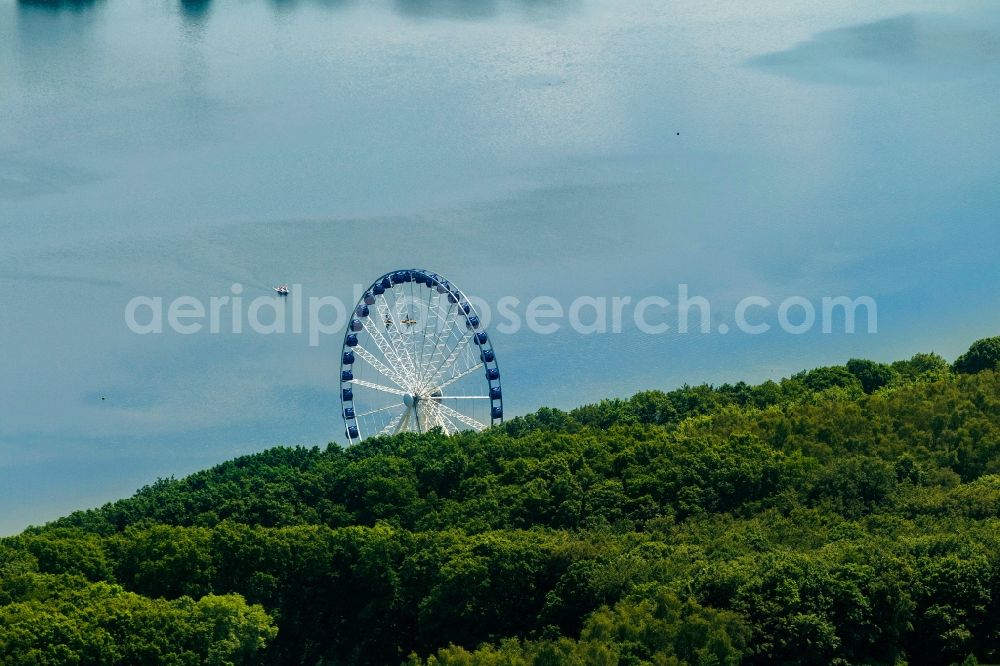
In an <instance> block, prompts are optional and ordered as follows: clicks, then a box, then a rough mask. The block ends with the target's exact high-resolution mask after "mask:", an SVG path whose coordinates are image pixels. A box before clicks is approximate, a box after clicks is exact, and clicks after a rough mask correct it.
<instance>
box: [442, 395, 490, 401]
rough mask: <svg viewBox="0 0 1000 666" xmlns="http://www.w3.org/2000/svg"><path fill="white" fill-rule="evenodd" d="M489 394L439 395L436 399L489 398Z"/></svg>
mask: <svg viewBox="0 0 1000 666" xmlns="http://www.w3.org/2000/svg"><path fill="white" fill-rule="evenodd" d="M489 399H490V396H488V395H439V396H435V398H434V400H489Z"/></svg>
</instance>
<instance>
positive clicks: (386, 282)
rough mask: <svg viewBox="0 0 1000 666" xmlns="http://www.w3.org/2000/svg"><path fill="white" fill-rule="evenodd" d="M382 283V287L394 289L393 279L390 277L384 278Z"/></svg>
mask: <svg viewBox="0 0 1000 666" xmlns="http://www.w3.org/2000/svg"><path fill="white" fill-rule="evenodd" d="M380 284H381V285H382V289H392V280H390V279H389V278H388V277H384V278H382V282H381V283H380Z"/></svg>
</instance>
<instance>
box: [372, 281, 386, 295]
mask: <svg viewBox="0 0 1000 666" xmlns="http://www.w3.org/2000/svg"><path fill="white" fill-rule="evenodd" d="M372 293H373V294H375V295H376V296H381V295H382V294H384V293H385V287H383V286H382V283H381V282H379V283H378V284H376V285H373V286H372Z"/></svg>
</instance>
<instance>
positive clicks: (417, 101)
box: [0, 0, 1000, 533]
mask: <svg viewBox="0 0 1000 666" xmlns="http://www.w3.org/2000/svg"><path fill="white" fill-rule="evenodd" d="M998 109H1000V9H998V8H997V6H996V5H995V3H989V2H962V1H956V2H946V3H941V2H940V1H939V0H937V1H935V2H921V1H919V0H907V1H906V2H895V1H892V0H890V1H888V2H882V3H874V4H873V3H868V2H864V3H863V2H845V3H829V2H821V1H796V2H788V1H784V2H777V1H770V2H768V1H765V2H759V3H740V4H739V5H738V6H736V5H734V4H733V3H722V2H705V1H704V0H681V1H679V2H669V3H668V2H659V1H658V2H651V1H645V0H636V1H634V2H618V1H612V0H607V1H604V2H598V1H596V0H595V1H588V0H564V1H557V0H551V1H546V0H521V1H515V0H506V1H504V0H395V1H394V2H360V1H358V2H353V1H351V0H313V1H309V0H298V1H296V0H281V1H277V0H275V1H272V2H268V1H266V0H202V1H197V0H194V1H188V2H175V1H169V2H168V1H156V0H154V1H148V0H103V1H95V2H88V1H87V0H79V1H77V2H73V3H69V4H65V5H56V6H44V5H43V6H37V5H31V4H26V3H20V4H19V3H15V2H12V1H11V0H0V533H9V532H14V531H16V530H19V529H21V528H23V527H24V526H25V525H27V524H28V523H39V522H43V521H45V520H48V519H52V518H54V517H57V516H58V515H61V514H63V513H65V512H67V511H69V510H71V509H74V508H79V507H84V506H90V505H95V504H98V503H101V502H103V501H106V500H109V499H112V498H115V497H120V496H124V495H127V494H129V493H131V492H132V491H133V490H135V489H136V488H137V487H138V486H140V485H142V484H144V483H147V482H150V481H152V480H154V479H155V478H156V477H158V476H168V475H171V474H175V475H180V474H184V473H187V472H190V471H193V470H195V469H198V468H202V467H205V466H208V465H211V464H214V463H216V462H219V461H222V460H224V459H226V458H229V457H231V456H234V455H238V454H241V453H246V452H252V451H257V450H260V449H262V448H265V447H268V446H271V445H274V444H278V443H286V444H323V443H325V442H327V441H331V440H339V438H340V433H341V430H342V425H341V422H340V420H339V417H338V403H337V399H336V397H337V396H336V390H337V386H336V382H335V377H336V373H337V371H338V355H339V342H337V339H336V337H330V338H324V340H323V341H322V344H321V345H320V346H319V347H318V348H311V347H309V345H308V344H307V340H306V339H305V337H304V336H293V335H284V336H281V335H275V336H259V335H241V336H237V335H231V334H230V335H194V336H180V335H163V336H136V335H133V334H132V333H130V332H129V331H128V329H127V328H126V326H125V324H124V320H123V310H124V307H125V304H126V303H127V302H128V301H129V299H131V298H132V297H133V296H136V295H140V294H145V295H154V296H162V297H163V298H165V299H167V300H169V299H172V298H174V297H177V296H181V295H193V296H197V297H199V298H204V299H207V298H208V297H209V296H211V295H223V294H226V293H228V290H229V288H230V286H231V285H232V284H233V283H234V282H239V283H241V284H243V285H244V287H245V296H247V297H250V298H252V297H254V296H257V295H265V294H268V293H270V291H269V290H270V286H271V285H273V284H276V283H279V282H286V281H287V282H292V283H300V284H302V285H303V287H302V289H303V290H304V291H305V292H306V293H308V294H315V295H324V294H334V295H338V296H341V297H343V298H345V299H349V298H350V296H351V293H352V285H353V284H354V283H355V282H362V281H365V280H370V279H372V278H374V277H376V276H377V275H379V274H381V273H382V272H384V271H385V270H388V269H391V268H396V267H401V266H426V267H429V268H431V269H433V270H437V271H440V272H441V273H443V274H445V275H447V276H448V277H451V278H452V279H454V280H455V281H456V282H457V283H458V284H460V285H462V286H463V287H464V288H465V289H466V290H468V291H469V292H471V293H476V294H478V295H480V296H483V297H485V298H487V299H488V300H493V299H496V298H499V297H500V296H504V295H512V296H516V297H518V298H520V299H521V300H522V301H527V300H529V299H531V298H532V297H533V296H535V295H539V294H549V295H554V296H557V297H559V298H561V299H566V300H567V301H568V299H571V298H573V297H575V296H579V295H585V294H586V295H594V296H600V295H606V296H614V295H630V296H632V297H633V298H635V299H638V298H640V297H642V296H645V295H651V294H661V295H664V296H666V297H668V298H671V299H673V296H674V295H675V294H676V285H677V284H678V283H681V282H683V283H687V284H689V285H690V289H691V292H692V293H694V294H698V295H702V296H705V297H707V298H710V299H711V300H712V304H713V307H714V311H713V318H714V320H715V321H714V322H713V328H714V327H715V326H716V325H717V324H718V323H725V322H726V321H727V320H728V321H730V322H731V315H730V314H729V313H730V312H731V311H732V305H733V304H734V303H735V302H736V301H737V300H739V299H740V298H742V297H744V296H747V295H752V294H760V295H764V296H767V297H769V298H772V299H777V300H780V299H781V298H784V297H786V296H789V295H803V296H805V297H807V298H810V299H819V298H820V297H821V296H824V295H839V294H847V295H851V296H858V295H870V296H873V297H874V298H876V299H877V301H878V304H879V319H878V324H879V331H878V333H877V334H876V335H866V334H858V335H821V334H819V333H816V334H807V335H802V336H791V335H787V334H784V333H780V332H772V333H769V334H767V335H762V336H746V335H735V334H730V335H728V336H723V335H719V334H717V333H713V334H710V335H687V336H681V335H676V334H674V335H666V336H647V335H642V334H640V333H638V332H637V331H636V330H635V329H634V328H633V327H629V326H626V330H625V332H624V333H623V334H621V335H592V336H581V335H577V334H574V333H570V332H560V333H558V334H556V335H552V336H539V335H534V334H531V333H522V334H519V335H516V336H495V338H496V346H497V350H498V355H499V359H500V362H501V366H502V368H503V371H504V388H505V393H506V397H507V400H506V406H507V411H508V414H509V415H510V414H517V413H524V412H527V411H532V410H534V409H536V408H537V407H538V406H541V405H554V406H559V407H571V406H574V405H577V404H580V403H583V402H589V401H594V400H597V399H600V398H603V397H608V396H615V395H618V396H627V395H630V394H631V393H634V392H635V391H637V390H641V389H644V388H671V387H675V386H677V385H679V384H682V383H684V382H702V381H711V382H722V381H727V380H738V379H748V380H763V379H765V378H769V377H779V376H782V375H786V374H789V373H791V372H794V371H796V370H798V369H801V368H803V367H808V366H814V365H819V364H826V363H835V362H843V361H844V360H846V359H847V358H850V357H852V356H866V357H870V358H876V359H885V360H888V359H894V358H899V357H903V356H908V355H910V354H912V353H914V352H917V351H927V350H934V351H937V352H939V353H942V354H944V355H945V356H947V357H949V358H950V357H954V356H955V355H957V354H958V353H959V352H960V351H962V350H963V349H964V348H965V346H966V345H967V344H968V343H969V342H970V341H971V340H972V339H975V338H976V337H982V336H985V335H990V334H993V335H995V334H997V333H998V332H1000V317H998V314H997V313H998V305H1000V295H998V290H997V285H998V282H1000V280H998V278H1000V268H998V265H997V256H996V255H997V248H998V247H1000V230H998V229H1000V225H998V223H1000V159H998V157H997V156H998V155H1000V113H998Z"/></svg>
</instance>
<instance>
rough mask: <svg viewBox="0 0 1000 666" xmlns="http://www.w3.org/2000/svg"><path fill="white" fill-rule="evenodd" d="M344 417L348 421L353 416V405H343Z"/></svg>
mask: <svg viewBox="0 0 1000 666" xmlns="http://www.w3.org/2000/svg"><path fill="white" fill-rule="evenodd" d="M344 418H345V419H347V420H348V421H350V420H351V419H353V418H354V408H353V407H345V408H344Z"/></svg>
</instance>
